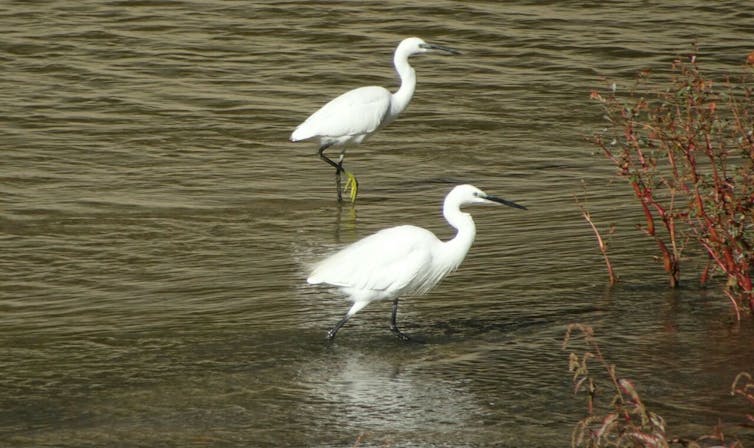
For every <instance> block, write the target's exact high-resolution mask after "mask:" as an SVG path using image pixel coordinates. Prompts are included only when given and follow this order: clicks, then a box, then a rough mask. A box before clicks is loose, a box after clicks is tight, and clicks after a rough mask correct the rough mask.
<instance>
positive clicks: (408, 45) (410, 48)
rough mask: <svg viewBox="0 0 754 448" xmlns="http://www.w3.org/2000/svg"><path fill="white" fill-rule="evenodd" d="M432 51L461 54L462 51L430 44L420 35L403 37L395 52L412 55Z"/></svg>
mask: <svg viewBox="0 0 754 448" xmlns="http://www.w3.org/2000/svg"><path fill="white" fill-rule="evenodd" d="M430 51H443V52H446V53H450V54H460V51H458V50H454V49H452V48H448V47H444V46H442V45H435V44H428V43H427V42H424V40H423V39H420V38H418V37H409V38H407V39H403V41H401V43H400V44H399V45H398V48H396V50H395V53H396V54H399V53H405V54H406V55H408V56H411V55H414V54H421V53H428V52H430Z"/></svg>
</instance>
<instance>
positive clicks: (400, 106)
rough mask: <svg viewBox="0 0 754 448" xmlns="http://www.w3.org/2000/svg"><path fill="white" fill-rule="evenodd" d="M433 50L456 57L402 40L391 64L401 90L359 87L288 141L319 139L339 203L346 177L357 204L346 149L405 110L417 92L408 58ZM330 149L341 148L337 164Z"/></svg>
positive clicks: (309, 120)
mask: <svg viewBox="0 0 754 448" xmlns="http://www.w3.org/2000/svg"><path fill="white" fill-rule="evenodd" d="M432 50H439V51H444V52H446V53H452V54H458V53H459V52H458V51H456V50H454V49H452V48H447V47H443V46H440V45H433V44H428V43H426V42H424V41H423V40H422V39H419V38H418V37H409V38H408V39H404V40H403V41H402V42H401V43H400V44H399V45H398V48H396V49H395V56H394V57H393V63H394V64H395V70H396V71H397V72H398V76H399V77H400V79H401V86H400V88H399V89H398V90H397V91H396V92H395V93H390V91H389V90H387V89H385V88H384V87H379V86H369V87H360V88H358V89H354V90H351V91H349V92H346V93H344V94H342V95H340V96H339V97H337V98H335V99H333V100H332V101H330V102H329V103H327V104H325V105H324V106H322V107H321V108H320V109H319V110H318V111H316V112H314V113H313V114H311V115H310V116H309V118H307V119H306V120H305V121H304V122H303V123H301V124H300V125H298V127H297V128H296V129H295V130H294V131H293V133H292V134H291V141H292V142H297V141H300V140H307V139H310V138H315V137H318V138H319V140H320V142H319V157H320V158H321V159H322V160H324V161H325V162H327V163H329V164H330V165H332V166H333V167H335V186H336V188H337V190H338V201H341V200H342V197H341V180H340V175H341V173H344V174H345V175H346V177H347V181H346V185H345V188H346V190H349V189H350V190H351V201H352V202H353V201H355V200H356V195H357V194H358V189H359V185H358V183H357V182H356V177H354V175H353V174H351V173H349V172H348V171H346V170H345V169H343V158H344V157H345V153H346V145H348V144H349V143H355V144H358V143H361V142H362V141H363V140H364V139H365V138H366V137H368V136H369V135H371V134H373V133H374V132H376V131H377V130H378V129H381V128H383V127H385V126H387V124H388V123H390V122H391V121H393V120H395V118H396V117H397V116H398V115H400V113H401V112H403V110H404V109H405V108H406V106H408V103H409V101H411V96H413V94H414V90H415V88H416V74H415V73H414V69H413V68H412V67H411V65H410V64H409V63H408V58H409V56H412V55H415V54H420V53H427V52H429V51H432ZM331 146H340V147H341V151H340V157H339V158H338V161H337V162H334V161H333V160H332V159H330V158H329V157H327V156H326V155H325V154H324V151H325V150H326V149H327V148H329V147H331Z"/></svg>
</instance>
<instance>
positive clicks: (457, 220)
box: [442, 204, 476, 269]
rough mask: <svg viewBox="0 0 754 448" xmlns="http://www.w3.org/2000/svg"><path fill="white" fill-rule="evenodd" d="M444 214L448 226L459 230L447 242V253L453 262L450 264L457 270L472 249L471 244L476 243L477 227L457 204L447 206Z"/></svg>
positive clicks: (444, 208)
mask: <svg viewBox="0 0 754 448" xmlns="http://www.w3.org/2000/svg"><path fill="white" fill-rule="evenodd" d="M442 214H443V216H445V219H446V220H447V221H448V224H450V225H451V226H453V227H454V228H456V230H458V232H457V233H456V236H455V237H454V238H453V239H451V240H449V241H446V242H445V244H446V247H447V251H446V253H447V255H448V257H449V259H450V260H452V261H449V262H450V263H452V264H453V269H455V268H456V267H457V266H458V265H460V264H461V262H462V261H463V259H464V258H465V257H466V254H467V253H468V252H469V249H470V248H471V243H473V242H474V237H476V225H475V224H474V219H472V217H471V215H470V214H468V213H464V212H462V211H461V210H459V208H458V205H457V204H452V205H449V204H445V205H444V206H443V210H442Z"/></svg>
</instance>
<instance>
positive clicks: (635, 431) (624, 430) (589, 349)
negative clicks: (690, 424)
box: [563, 324, 754, 448]
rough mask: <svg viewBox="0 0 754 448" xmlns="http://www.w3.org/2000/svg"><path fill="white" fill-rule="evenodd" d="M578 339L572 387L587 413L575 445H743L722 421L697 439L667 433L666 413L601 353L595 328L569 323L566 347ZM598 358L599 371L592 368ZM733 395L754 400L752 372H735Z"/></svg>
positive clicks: (571, 366) (651, 447)
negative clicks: (647, 401) (728, 433)
mask: <svg viewBox="0 0 754 448" xmlns="http://www.w3.org/2000/svg"><path fill="white" fill-rule="evenodd" d="M577 341H580V342H581V344H582V346H583V347H582V348H583V351H581V352H578V351H571V353H570V355H569V362H568V368H569V370H570V372H571V373H572V374H573V385H574V393H575V394H577V395H584V396H585V397H586V416H585V417H584V418H582V419H581V420H580V421H579V422H578V424H576V426H575V428H574V430H573V433H572V435H571V446H572V447H574V448H576V447H583V448H598V447H620V448H639V447H648V448H663V447H670V446H681V447H689V448H700V447H706V446H715V447H721V448H722V447H726V448H743V444H742V443H741V442H740V441H738V440H736V439H732V440H731V439H730V438H727V437H726V435H725V434H724V431H723V430H724V429H725V428H724V425H723V424H722V423H721V424H718V425H717V426H716V427H715V428H713V429H712V431H711V433H710V434H708V435H703V436H701V437H698V438H696V439H687V438H682V437H674V436H671V435H668V430H667V428H666V425H665V420H664V419H663V418H662V416H660V415H658V414H656V413H655V412H652V411H651V410H650V409H649V408H648V407H647V406H646V405H645V404H644V402H643V401H642V399H641V396H640V394H639V391H638V388H637V387H636V385H635V384H634V382H633V381H631V380H629V379H627V378H624V377H622V376H621V375H619V374H618V369H617V367H616V366H615V365H614V364H610V363H609V362H608V361H607V360H606V358H605V357H604V356H603V354H602V351H601V350H600V347H599V344H598V343H597V339H596V338H595V336H594V331H593V329H592V328H591V327H589V326H585V325H581V324H573V325H570V326H569V327H568V330H567V331H566V335H565V338H564V340H563V349H568V348H569V347H571V346H572V345H575V344H576V342H577ZM595 364H596V367H597V371H595V370H594V369H593V368H592V367H595ZM731 395H739V396H741V397H743V398H745V399H746V400H748V401H749V402H750V403H752V404H753V405H754V382H752V377H751V375H750V374H749V373H746V372H742V373H740V374H739V375H738V376H737V377H736V378H735V380H734V381H733V385H732V386H731ZM745 419H746V421H747V422H748V423H754V417H752V415H746V416H745Z"/></svg>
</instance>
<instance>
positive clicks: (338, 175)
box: [319, 143, 343, 202]
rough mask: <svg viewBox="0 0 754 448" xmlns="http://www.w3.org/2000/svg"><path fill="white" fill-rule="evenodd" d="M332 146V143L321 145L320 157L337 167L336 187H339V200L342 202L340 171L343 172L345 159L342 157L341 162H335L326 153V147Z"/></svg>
mask: <svg viewBox="0 0 754 448" xmlns="http://www.w3.org/2000/svg"><path fill="white" fill-rule="evenodd" d="M330 146H332V143H328V144H326V145H322V146H320V147H319V158H320V159H322V160H324V161H325V162H327V163H329V164H330V165H332V166H334V167H335V188H337V190H338V202H342V201H343V197H342V195H341V186H340V173H342V172H343V159H342V158H341V160H340V162H338V163H336V162H333V161H332V159H330V158H329V157H327V156H326V155H325V149H327V148H329V147H330Z"/></svg>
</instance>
